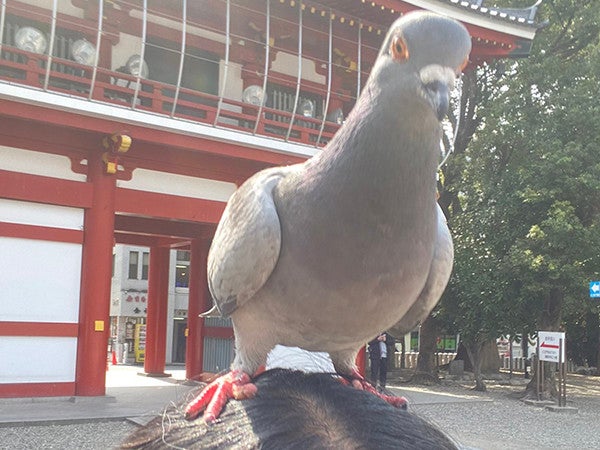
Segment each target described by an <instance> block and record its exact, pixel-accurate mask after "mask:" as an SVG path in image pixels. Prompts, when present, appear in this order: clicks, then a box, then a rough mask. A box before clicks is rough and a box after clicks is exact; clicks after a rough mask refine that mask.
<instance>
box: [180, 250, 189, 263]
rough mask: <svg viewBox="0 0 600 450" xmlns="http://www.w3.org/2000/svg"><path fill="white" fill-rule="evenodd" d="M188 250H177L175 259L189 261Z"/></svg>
mask: <svg viewBox="0 0 600 450" xmlns="http://www.w3.org/2000/svg"><path fill="white" fill-rule="evenodd" d="M189 260H190V252H188V251H187V250H177V261H189Z"/></svg>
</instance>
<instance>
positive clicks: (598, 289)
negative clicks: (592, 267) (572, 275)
mask: <svg viewBox="0 0 600 450" xmlns="http://www.w3.org/2000/svg"><path fill="white" fill-rule="evenodd" d="M590 298H600V281H590Z"/></svg>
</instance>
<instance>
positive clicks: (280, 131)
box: [0, 45, 339, 146]
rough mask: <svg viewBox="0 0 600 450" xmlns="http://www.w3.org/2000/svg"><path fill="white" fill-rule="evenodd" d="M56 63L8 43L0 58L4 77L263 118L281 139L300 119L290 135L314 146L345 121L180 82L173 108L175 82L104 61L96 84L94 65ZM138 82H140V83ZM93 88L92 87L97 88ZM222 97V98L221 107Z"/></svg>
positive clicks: (198, 116) (135, 103)
mask: <svg viewBox="0 0 600 450" xmlns="http://www.w3.org/2000/svg"><path fill="white" fill-rule="evenodd" d="M51 64H52V67H53V68H54V67H58V68H59V69H60V70H52V69H51V70H49V71H48V70H47V65H48V56H46V55H38V54H34V53H30V52H26V51H22V50H19V49H17V48H15V47H12V46H7V45H4V46H3V47H2V58H0V80H5V81H8V82H11V83H13V84H22V85H25V86H30V87H33V88H36V89H44V86H45V85H46V84H47V91H49V92H57V93H62V94H68V95H72V96H78V97H83V98H87V99H89V100H90V101H92V102H103V103H111V104H115V105H119V106H124V107H130V108H133V109H135V110H139V111H146V112H151V113H154V114H159V115H164V116H166V117H172V118H177V119H184V120H191V121H195V122H200V123H205V124H208V125H211V126H217V127H224V128H229V129H234V130H238V131H240V132H244V133H253V132H254V129H255V125H256V121H257V120H258V121H259V123H258V126H257V127H256V133H257V134H259V135H263V136H268V137H271V138H274V139H280V140H284V139H286V137H287V136H288V129H289V127H290V125H289V123H290V121H291V120H294V124H293V125H292V127H291V132H290V133H289V137H287V140H289V141H293V142H298V143H303V144H307V145H312V146H315V145H316V146H322V145H324V144H326V143H327V142H328V141H329V140H330V139H331V138H332V136H333V135H334V133H335V132H336V131H337V129H338V128H339V125H337V124H335V123H332V122H325V124H324V125H323V121H322V119H315V118H311V117H304V116H301V115H299V114H296V115H295V117H292V114H291V113H290V112H288V111H283V110H279V109H273V108H269V107H263V108H262V111H261V117H257V114H258V111H259V107H258V106H254V105H250V104H248V103H243V102H241V101H237V100H232V99H228V98H222V99H219V97H218V96H216V95H212V94H206V93H203V92H199V91H195V90H191V89H186V88H183V87H180V88H179V97H178V99H177V101H176V104H175V108H173V102H174V97H175V95H176V94H175V93H176V87H175V86H173V85H170V84H165V83H160V82H157V81H152V80H147V79H138V78H137V77H134V76H132V75H129V74H126V73H121V72H117V71H113V70H108V69H104V68H101V67H98V68H97V69H96V70H97V73H96V79H95V83H94V85H93V86H92V78H93V77H92V73H93V70H94V69H93V68H92V67H90V66H84V65H81V64H78V63H76V62H74V61H71V60H67V59H63V58H58V57H53V58H52V60H51ZM65 72H67V73H65ZM69 72H70V73H69ZM74 74H75V75H74ZM46 79H47V83H46ZM138 82H139V87H137V89H136V86H137V85H138ZM90 90H92V91H91V94H90ZM226 95H227V93H226ZM219 101H221V102H222V103H221V105H220V108H219ZM217 111H218V112H219V117H218V118H217V117H216V114H217ZM274 118H276V120H275V119H274ZM322 125H323V131H322V132H321V126H322ZM319 136H320V138H319ZM318 140H319V142H318V143H317V141H318Z"/></svg>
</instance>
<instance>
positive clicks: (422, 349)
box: [411, 316, 440, 384]
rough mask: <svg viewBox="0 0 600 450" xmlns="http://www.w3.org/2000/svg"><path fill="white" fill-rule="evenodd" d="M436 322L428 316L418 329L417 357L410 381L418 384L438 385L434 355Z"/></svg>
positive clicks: (436, 331) (435, 348)
mask: <svg viewBox="0 0 600 450" xmlns="http://www.w3.org/2000/svg"><path fill="white" fill-rule="evenodd" d="M437 325H438V324H437V320H436V319H435V317H433V316H429V317H428V318H427V319H425V321H424V322H423V323H422V324H421V328H420V329H419V356H418V357H417V367H416V370H415V373H414V374H413V376H412V378H411V381H413V382H415V383H419V384H432V383H439V381H440V379H439V377H438V367H437V361H436V358H435V354H436V351H437V335H438V327H437Z"/></svg>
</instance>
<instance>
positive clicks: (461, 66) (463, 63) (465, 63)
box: [456, 56, 469, 75]
mask: <svg viewBox="0 0 600 450" xmlns="http://www.w3.org/2000/svg"><path fill="white" fill-rule="evenodd" d="M468 65H469V57H468V56H467V57H466V58H465V60H464V61H463V62H462V64H461V65H460V67H459V68H458V71H457V72H456V73H457V74H459V75H460V73H461V72H462V71H463V70H465V67H467V66H468Z"/></svg>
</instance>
